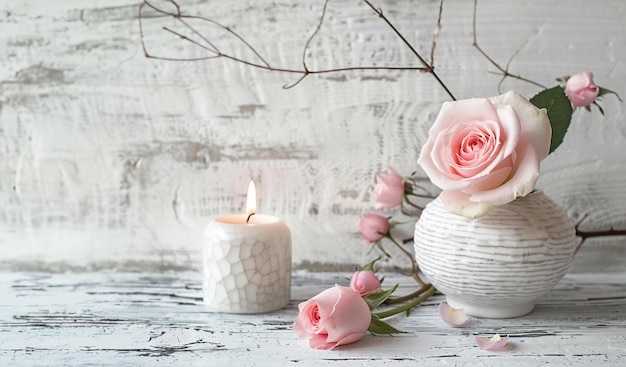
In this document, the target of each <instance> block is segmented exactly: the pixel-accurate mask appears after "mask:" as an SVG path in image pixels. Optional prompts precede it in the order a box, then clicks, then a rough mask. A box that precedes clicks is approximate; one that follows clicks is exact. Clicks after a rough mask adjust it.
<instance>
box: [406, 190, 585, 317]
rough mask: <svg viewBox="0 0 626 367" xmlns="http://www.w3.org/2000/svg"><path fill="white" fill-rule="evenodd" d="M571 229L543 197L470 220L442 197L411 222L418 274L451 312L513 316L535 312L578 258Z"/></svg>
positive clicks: (533, 196) (535, 196) (531, 197)
mask: <svg viewBox="0 0 626 367" xmlns="http://www.w3.org/2000/svg"><path fill="white" fill-rule="evenodd" d="M576 247H577V241H576V235H575V228H574V225H573V224H572V223H571V221H570V220H569V218H568V217H567V215H566V213H565V212H564V211H563V210H562V209H561V208H560V207H559V206H558V205H557V204H556V203H554V202H553V201H552V200H551V199H550V198H548V197H547V196H546V195H544V194H543V193H542V192H533V193H531V194H530V195H528V196H526V197H525V198H522V199H520V200H516V201H514V202H511V203H509V204H506V205H502V206H499V207H496V208H494V209H493V210H491V211H490V212H489V213H488V214H487V215H486V216H484V217H481V218H478V219H470V218H466V217H464V216H460V215H457V214H453V213H451V212H449V211H448V210H446V208H445V207H444V206H443V203H442V202H441V200H440V199H439V198H437V199H435V200H433V201H432V202H431V203H429V204H428V205H427V206H426V208H425V209H424V211H423V212H422V214H421V216H420V219H419V220H418V222H417V223H416V225H415V256H416V259H417V262H418V264H419V266H420V269H421V270H422V271H423V273H424V274H425V275H426V277H427V278H428V279H429V280H430V281H431V282H432V284H433V285H434V286H435V287H436V288H437V290H439V291H440V292H442V293H443V294H445V295H446V298H447V302H448V304H449V305H450V306H452V307H455V308H463V309H465V311H466V313H467V314H468V315H472V316H478V317H486V318H510V317H518V316H522V315H525V314H527V313H529V312H531V311H532V310H533V308H534V307H535V302H536V301H537V300H538V299H539V298H541V297H542V296H543V295H545V294H546V293H547V292H548V291H550V290H551V289H552V288H553V287H554V286H555V285H556V284H557V283H558V282H559V280H560V279H561V278H562V277H563V276H564V275H565V273H566V272H567V270H568V268H569V266H570V264H571V262H572V260H573V258H574V255H575V253H576Z"/></svg>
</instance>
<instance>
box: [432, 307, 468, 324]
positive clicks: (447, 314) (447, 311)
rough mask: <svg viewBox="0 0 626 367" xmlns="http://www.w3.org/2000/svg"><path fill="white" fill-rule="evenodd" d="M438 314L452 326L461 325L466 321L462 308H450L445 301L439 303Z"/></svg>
mask: <svg viewBox="0 0 626 367" xmlns="http://www.w3.org/2000/svg"><path fill="white" fill-rule="evenodd" d="M439 316H441V319H442V320H443V321H444V322H445V323H446V324H448V325H452V326H462V325H463V324H465V323H466V322H467V315H466V314H465V310H464V309H462V308H459V309H456V308H452V307H450V306H449V305H448V304H447V303H445V302H443V303H441V304H439Z"/></svg>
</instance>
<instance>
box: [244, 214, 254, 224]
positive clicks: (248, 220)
mask: <svg viewBox="0 0 626 367" xmlns="http://www.w3.org/2000/svg"><path fill="white" fill-rule="evenodd" d="M255 214H256V213H250V215H248V219H246V224H247V223H248V222H250V217H251V216H253V215H255Z"/></svg>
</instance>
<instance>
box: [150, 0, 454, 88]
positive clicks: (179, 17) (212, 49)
mask: <svg viewBox="0 0 626 367" xmlns="http://www.w3.org/2000/svg"><path fill="white" fill-rule="evenodd" d="M364 1H365V0H364ZM169 2H170V3H171V4H173V5H174V7H175V9H176V10H175V11H174V12H170V11H166V10H164V9H160V8H158V7H157V6H155V5H153V4H152V3H151V2H150V1H149V0H143V3H142V4H141V5H140V6H139V33H140V40H141V46H142V48H143V51H144V55H145V57H147V58H151V59H158V60H167V61H201V60H211V59H216V58H223V59H228V60H231V61H234V62H237V63H241V64H244V65H247V66H250V67H254V68H258V69H263V70H268V71H273V72H279V73H288V74H298V75H300V77H299V78H298V79H297V80H296V81H295V82H294V83H291V84H289V85H285V86H284V87H283V88H286V89H288V88H292V87H294V86H296V85H298V84H299V83H300V82H301V81H302V80H304V79H305V78H306V77H307V76H309V75H312V74H329V73H340V72H349V71H368V70H369V71H374V70H382V71H385V70H386V71H422V72H429V73H431V74H433V76H434V77H435V78H436V79H437V80H438V81H439V83H440V84H441V86H442V87H444V89H445V90H446V91H447V87H446V86H445V85H444V84H443V82H441V80H440V79H439V77H438V76H437V75H436V74H435V73H434V72H433V71H432V67H431V66H430V65H428V64H427V63H424V62H423V65H424V66H398V67H392V66H355V67H339V68H332V69H320V70H310V69H309V68H308V66H307V65H306V51H307V49H308V46H309V44H310V42H311V40H312V39H313V38H314V37H315V36H316V35H317V33H318V31H319V29H320V28H321V26H322V23H323V21H324V16H325V13H326V7H327V4H328V0H326V1H325V3H324V8H323V11H322V15H321V17H320V21H319V23H318V25H317V27H316V29H315V31H314V32H313V34H312V35H311V37H309V39H308V40H307V42H306V44H305V46H304V50H303V57H302V69H291V68H280V67H275V66H272V65H271V64H270V63H269V62H267V61H266V60H265V59H264V58H263V57H262V56H261V55H260V53H259V52H258V51H257V50H256V49H255V48H254V47H253V46H252V45H251V44H249V43H248V42H247V41H246V40H245V39H244V38H243V37H242V36H241V35H239V34H238V33H237V32H235V31H233V30H232V29H230V28H229V27H227V26H224V25H222V24H220V23H218V22H216V21H214V20H212V19H210V18H207V17H202V16H194V15H184V14H183V13H182V12H181V10H180V7H179V5H178V4H177V3H176V2H175V1H174V0H169ZM366 2H367V1H366ZM367 3H368V4H369V2H367ZM370 6H371V5H370ZM146 7H148V8H150V9H152V10H153V11H155V12H157V13H158V14H159V16H160V17H171V18H173V19H175V20H176V21H177V22H179V23H180V24H182V25H183V26H184V27H185V28H186V29H188V30H189V31H190V32H191V33H193V34H194V35H195V36H197V37H199V38H200V39H201V40H202V42H204V43H206V44H203V43H201V42H199V41H196V40H192V39H191V38H189V37H188V36H185V35H183V34H182V33H180V32H177V31H174V30H172V29H170V28H167V27H162V29H163V30H164V31H166V32H168V33H170V34H173V35H175V36H176V37H178V38H180V39H182V40H184V41H186V42H189V43H191V44H193V45H195V46H198V47H200V48H202V49H204V50H205V51H207V52H209V53H210V54H211V55H209V56H206V57H197V58H174V57H165V56H157V55H153V54H152V53H150V51H149V50H148V47H147V46H146V42H145V32H144V24H143V22H144V19H145V16H144V10H145V8H146ZM377 13H378V11H377ZM379 15H382V12H380V13H379ZM188 19H194V20H200V21H203V22H208V23H210V24H212V25H214V26H216V27H218V28H219V29H221V30H222V31H224V32H226V33H227V34H229V35H231V36H233V37H235V38H237V40H239V41H240V42H241V43H242V44H244V45H245V47H246V48H247V49H248V50H250V51H251V52H252V53H253V54H254V55H255V56H256V57H257V58H258V60H259V61H250V60H246V59H242V58H238V57H235V56H233V55H231V54H228V53H225V52H223V51H221V50H220V49H219V48H218V47H217V46H216V45H215V44H214V43H212V42H211V41H210V40H209V39H208V38H207V37H205V36H203V35H202V34H200V33H199V32H198V31H197V30H196V29H195V28H194V27H193V26H192V25H190V24H189V23H188V22H187V21H186V20H188ZM383 19H385V21H387V20H386V18H384V17H383ZM387 23H388V24H390V23H389V22H388V21H387ZM394 30H395V29H394ZM396 34H398V35H399V33H398V32H397V31H396ZM402 39H403V41H404V42H405V43H406V44H407V45H408V42H406V40H404V38H403V37H402ZM411 49H412V50H413V48H412V47H411ZM413 52H414V53H415V51H414V50H413ZM415 54H416V53H415ZM420 59H421V58H420ZM422 61H423V59H422ZM447 93H448V94H449V95H450V96H452V94H451V93H450V92H449V91H447Z"/></svg>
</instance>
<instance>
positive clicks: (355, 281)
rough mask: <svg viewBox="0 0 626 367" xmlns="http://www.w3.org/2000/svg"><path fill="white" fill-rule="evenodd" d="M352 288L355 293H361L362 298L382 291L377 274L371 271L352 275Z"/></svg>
mask: <svg viewBox="0 0 626 367" xmlns="http://www.w3.org/2000/svg"><path fill="white" fill-rule="evenodd" d="M350 288H351V289H352V290H353V291H355V292H359V294H360V295H361V296H364V295H368V294H370V293H374V292H378V291H380V290H381V289H382V288H381V286H380V280H379V279H378V277H377V276H376V273H374V272H373V271H371V270H359V271H357V272H355V273H354V275H352V279H350Z"/></svg>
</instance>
